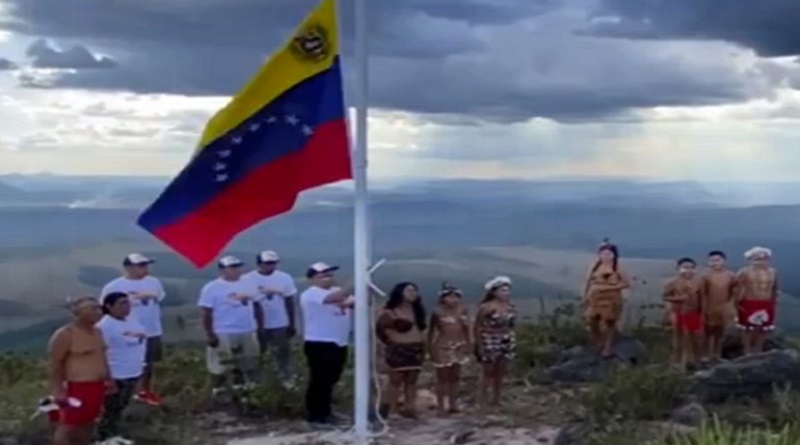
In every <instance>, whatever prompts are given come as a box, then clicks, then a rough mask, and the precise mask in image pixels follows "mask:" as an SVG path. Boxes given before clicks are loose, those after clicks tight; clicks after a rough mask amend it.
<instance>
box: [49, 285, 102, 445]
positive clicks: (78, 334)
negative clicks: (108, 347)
mask: <svg viewBox="0 0 800 445" xmlns="http://www.w3.org/2000/svg"><path fill="white" fill-rule="evenodd" d="M70 309H71V311H72V313H73V315H74V317H75V318H74V320H73V321H72V322H70V323H69V324H67V325H66V326H64V327H62V328H60V329H59V330H57V331H56V332H55V333H54V334H53V336H52V338H51V339H50V343H49V345H48V367H49V371H50V379H49V382H50V391H51V394H52V396H53V398H54V399H55V402H56V403H57V404H58V405H59V406H60V407H61V412H60V413H59V416H58V426H57V428H56V431H55V437H54V439H53V443H54V445H89V444H91V442H92V433H93V431H94V425H95V422H96V421H97V419H98V417H99V416H100V413H101V411H102V408H103V403H104V401H105V396H106V393H107V392H113V391H114V389H115V388H114V384H113V380H111V378H110V377H111V374H110V373H109V371H108V365H107V363H106V357H105V343H104V342H103V336H102V334H101V333H100V331H99V330H98V329H97V328H96V327H95V324H96V323H97V322H98V321H99V320H100V318H101V317H102V312H101V310H100V303H99V302H98V301H97V300H96V299H94V298H92V297H80V298H77V299H76V300H74V301H72V302H70Z"/></svg>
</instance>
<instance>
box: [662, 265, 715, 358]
mask: <svg viewBox="0 0 800 445" xmlns="http://www.w3.org/2000/svg"><path fill="white" fill-rule="evenodd" d="M696 268H697V263H696V262H695V261H694V260H693V259H691V258H681V259H680V260H678V276H677V277H675V278H673V279H672V280H670V281H669V282H667V284H666V285H665V286H664V294H663V298H664V302H666V303H669V304H670V306H671V307H672V311H673V313H672V314H673V315H672V320H673V334H672V360H673V362H675V363H677V364H680V365H681V366H684V367H692V366H695V365H696V364H697V361H698V360H699V359H700V358H702V357H703V310H704V308H703V301H704V300H705V298H704V291H703V284H702V281H701V280H700V279H698V278H697V276H696V274H695V270H696Z"/></svg>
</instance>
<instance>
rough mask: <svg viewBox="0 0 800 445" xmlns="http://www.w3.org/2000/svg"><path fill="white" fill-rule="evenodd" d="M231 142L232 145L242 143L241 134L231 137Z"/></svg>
mask: <svg viewBox="0 0 800 445" xmlns="http://www.w3.org/2000/svg"><path fill="white" fill-rule="evenodd" d="M231 142H233V145H239V144H241V143H242V137H241V136H234V137H232V138H231Z"/></svg>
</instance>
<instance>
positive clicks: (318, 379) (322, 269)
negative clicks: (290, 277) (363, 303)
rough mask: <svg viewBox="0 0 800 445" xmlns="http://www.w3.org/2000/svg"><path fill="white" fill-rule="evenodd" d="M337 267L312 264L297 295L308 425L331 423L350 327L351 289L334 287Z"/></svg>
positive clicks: (348, 287) (351, 320) (351, 325)
mask: <svg viewBox="0 0 800 445" xmlns="http://www.w3.org/2000/svg"><path fill="white" fill-rule="evenodd" d="M338 269H339V268H338V267H336V266H330V265H328V264H325V263H315V264H312V265H311V266H310V267H309V268H308V271H307V272H306V278H308V279H309V281H310V282H311V287H309V288H308V289H306V290H305V291H304V292H303V293H302V294H301V295H300V308H301V310H302V312H303V334H304V337H305V342H304V343H303V352H304V353H305V356H306V360H307V363H308V374H309V377H308V389H307V390H306V410H307V411H308V422H309V423H310V424H312V426H330V425H332V424H334V423H335V419H334V418H333V412H332V411H331V395H332V393H333V387H334V386H336V383H338V382H339V379H340V378H341V376H342V371H344V367H345V364H346V363H347V345H348V343H349V339H350V332H351V331H352V327H353V317H352V307H353V296H352V292H353V289H352V287H351V286H346V287H345V288H344V289H343V288H340V287H338V286H336V283H335V281H334V277H333V273H334V272H335V271H337V270H338Z"/></svg>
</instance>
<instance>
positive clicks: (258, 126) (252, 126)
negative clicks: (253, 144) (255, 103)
mask: <svg viewBox="0 0 800 445" xmlns="http://www.w3.org/2000/svg"><path fill="white" fill-rule="evenodd" d="M259 128H261V124H259V123H258V122H256V123H255V124H252V125H250V131H258V129H259Z"/></svg>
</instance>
